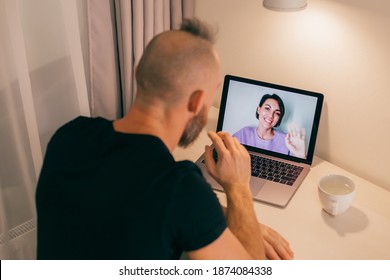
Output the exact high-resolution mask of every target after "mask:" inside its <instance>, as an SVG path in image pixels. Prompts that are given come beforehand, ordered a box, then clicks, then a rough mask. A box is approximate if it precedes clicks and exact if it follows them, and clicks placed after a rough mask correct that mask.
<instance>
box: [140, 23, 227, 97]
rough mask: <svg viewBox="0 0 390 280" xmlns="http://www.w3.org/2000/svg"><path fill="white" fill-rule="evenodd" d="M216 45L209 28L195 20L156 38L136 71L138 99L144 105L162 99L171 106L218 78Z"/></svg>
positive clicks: (148, 47) (147, 48) (146, 50)
mask: <svg viewBox="0 0 390 280" xmlns="http://www.w3.org/2000/svg"><path fill="white" fill-rule="evenodd" d="M213 42H214V35H213V33H212V32H211V30H210V29H209V27H208V26H207V25H205V24H204V23H202V22H201V21H199V20H196V19H191V20H184V21H183V23H182V25H181V27H180V29H179V30H175V31H166V32H163V33H161V34H159V35H157V36H156V37H154V38H153V39H152V41H151V42H150V43H149V45H148V46H147V47H146V49H145V51H144V54H143V56H142V58H141V60H140V62H139V64H138V67H137V71H136V80H137V87H138V92H137V95H140V96H139V97H140V98H141V100H145V102H147V101H148V100H150V99H153V98H160V99H163V100H165V101H167V102H169V103H171V104H172V103H175V102H177V101H178V100H180V99H181V98H183V97H186V95H188V94H191V92H192V91H193V90H194V88H196V87H199V86H202V85H203V84H204V83H206V82H207V81H208V80H209V79H210V78H211V77H210V76H211V75H213V74H214V73H218V74H219V60H218V56H217V54H216V52H215V50H214V48H213ZM214 75H215V74H214ZM195 90H197V89H195Z"/></svg>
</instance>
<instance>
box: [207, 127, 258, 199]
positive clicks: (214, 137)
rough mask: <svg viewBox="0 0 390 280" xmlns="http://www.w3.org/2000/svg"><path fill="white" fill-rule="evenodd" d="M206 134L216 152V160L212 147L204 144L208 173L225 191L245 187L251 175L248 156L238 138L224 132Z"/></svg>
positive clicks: (247, 185)
mask: <svg viewBox="0 0 390 280" xmlns="http://www.w3.org/2000/svg"><path fill="white" fill-rule="evenodd" d="M208 136H209V137H210V139H211V141H212V142H213V144H214V147H215V150H216V152H217V154H218V162H217V163H215V161H214V159H213V154H212V149H211V148H210V146H206V153H205V163H206V167H207V171H208V172H209V173H210V175H211V176H212V177H213V178H214V179H215V180H216V181H217V182H218V183H219V184H220V185H221V186H222V187H223V188H224V189H225V191H226V192H229V191H231V190H233V189H234V188H239V187H240V186H241V187H242V186H244V188H245V187H247V189H248V190H249V181H250V177H251V169H250V157H249V154H248V151H247V150H246V149H245V147H244V146H242V145H241V144H240V143H239V142H238V140H237V139H236V138H234V137H232V136H231V135H230V134H229V133H226V132H218V133H214V132H211V131H210V132H209V133H208Z"/></svg>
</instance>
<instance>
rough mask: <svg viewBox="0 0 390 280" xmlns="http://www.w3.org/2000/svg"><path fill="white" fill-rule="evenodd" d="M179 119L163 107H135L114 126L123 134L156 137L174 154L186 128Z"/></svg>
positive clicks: (115, 122)
mask: <svg viewBox="0 0 390 280" xmlns="http://www.w3.org/2000/svg"><path fill="white" fill-rule="evenodd" d="M169 112H172V111H169ZM179 119H180V118H177V117H174V116H172V115H171V114H170V113H167V112H164V110H162V109H161V107H156V108H151V107H149V108H141V107H140V106H137V105H134V106H133V107H132V108H131V109H130V110H129V112H128V113H127V114H126V115H125V116H124V117H123V118H121V119H119V120H116V121H114V123H113V126H114V130H115V131H117V132H121V133H128V134H144V135H153V136H156V137H158V138H160V139H161V141H163V142H164V144H165V145H166V146H167V148H168V149H169V150H170V151H171V152H172V151H173V150H174V148H175V147H176V146H177V144H178V142H179V139H180V137H181V134H182V131H183V130H184V127H185V124H183V122H182V121H178V120H179Z"/></svg>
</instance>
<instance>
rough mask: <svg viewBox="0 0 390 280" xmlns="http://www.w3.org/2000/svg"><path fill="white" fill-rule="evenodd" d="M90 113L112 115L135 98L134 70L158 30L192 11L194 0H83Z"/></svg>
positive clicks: (175, 23) (121, 111)
mask: <svg viewBox="0 0 390 280" xmlns="http://www.w3.org/2000/svg"><path fill="white" fill-rule="evenodd" d="M87 10H88V27H89V77H90V79H89V83H90V84H89V86H90V97H91V99H90V102H91V114H92V115H93V116H103V117H106V118H108V119H116V118H119V117H121V116H123V115H124V114H125V113H126V111H127V109H128V108H129V107H130V105H131V104H132V102H133V100H134V98H135V90H136V85H135V81H134V70H135V67H136V65H137V64H138V61H139V59H140V57H141V55H142V52H143V50H144V48H145V46H146V45H147V44H148V43H149V41H150V40H151V39H152V38H153V37H154V36H155V35H156V34H158V33H161V32H162V31H165V30H169V29H174V28H178V27H179V25H180V23H181V21H182V19H183V18H191V17H193V14H194V0H88V8H87Z"/></svg>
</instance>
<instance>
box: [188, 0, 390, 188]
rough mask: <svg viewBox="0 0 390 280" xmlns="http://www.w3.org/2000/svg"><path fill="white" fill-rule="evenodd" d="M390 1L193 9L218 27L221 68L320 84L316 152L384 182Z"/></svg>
mask: <svg viewBox="0 0 390 280" xmlns="http://www.w3.org/2000/svg"><path fill="white" fill-rule="evenodd" d="M370 3H373V4H375V5H373V6H370ZM389 3H390V1H384V0H360V1H354V0H340V1H336V0H334V1H330V0H309V1H308V7H307V8H306V9H305V10H303V11H300V12H290V13H281V12H273V11H269V10H266V9H264V8H263V7H262V1H261V0H197V1H196V7H195V8H196V11H195V15H196V16H197V17H198V18H200V19H203V20H205V21H208V22H209V23H211V24H214V25H217V26H218V28H219V39H218V42H217V50H218V52H219V54H220V56H221V61H222V72H223V74H228V73H229V74H235V75H239V76H244V77H249V78H254V79H258V80H263V81H267V82H272V83H279V84H282V85H287V86H291V87H298V88H303V89H307V90H311V91H318V92H322V93H323V94H324V95H325V104H324V107H323V115H322V119H321V125H320V131H319V139H318V144H317V147H316V154H317V155H318V156H319V157H321V158H323V159H326V160H329V161H330V162H332V163H334V164H336V165H338V166H341V167H343V168H345V169H347V170H349V171H351V172H353V173H355V174H358V175H360V176H361V177H363V178H366V179H367V180H369V181H372V182H374V183H376V184H378V185H380V186H382V187H385V188H388V189H390V31H389V26H390V5H389ZM352 4H354V5H352ZM218 99H219V98H217V99H216V104H217V105H218Z"/></svg>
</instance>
